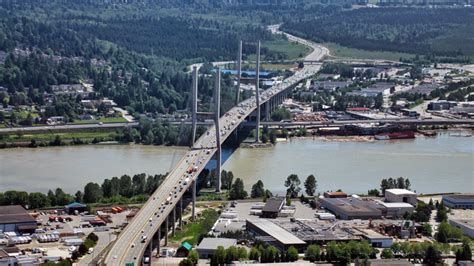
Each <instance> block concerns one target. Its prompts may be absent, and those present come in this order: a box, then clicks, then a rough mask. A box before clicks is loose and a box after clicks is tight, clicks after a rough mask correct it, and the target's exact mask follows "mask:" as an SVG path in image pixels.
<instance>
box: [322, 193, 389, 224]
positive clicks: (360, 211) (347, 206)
mask: <svg viewBox="0 0 474 266" xmlns="http://www.w3.org/2000/svg"><path fill="white" fill-rule="evenodd" d="M319 202H320V205H321V207H322V208H324V209H326V210H328V211H330V212H332V213H334V214H335V215H336V217H338V218H340V219H343V220H351V219H380V218H381V217H382V209H383V207H381V206H380V205H378V204H377V203H375V202H372V201H366V200H361V199H357V198H353V197H350V198H321V199H319Z"/></svg>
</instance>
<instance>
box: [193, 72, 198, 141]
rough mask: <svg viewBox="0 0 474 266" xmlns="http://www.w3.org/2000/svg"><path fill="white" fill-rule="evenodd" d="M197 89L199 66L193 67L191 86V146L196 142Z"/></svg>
mask: <svg viewBox="0 0 474 266" xmlns="http://www.w3.org/2000/svg"><path fill="white" fill-rule="evenodd" d="M197 91H198V68H197V67H196V66H195V67H193V84H192V87H191V94H192V102H191V112H192V139H191V147H193V146H194V142H196V123H197Z"/></svg>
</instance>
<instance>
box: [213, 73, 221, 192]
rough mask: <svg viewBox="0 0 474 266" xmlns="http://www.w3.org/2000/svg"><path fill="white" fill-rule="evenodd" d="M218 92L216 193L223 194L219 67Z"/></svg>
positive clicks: (218, 74)
mask: <svg viewBox="0 0 474 266" xmlns="http://www.w3.org/2000/svg"><path fill="white" fill-rule="evenodd" d="M215 86H216V91H215V102H216V103H215V104H216V105H215V108H216V109H215V122H214V124H215V125H216V146H217V151H216V192H218V193H219V192H221V165H222V161H221V160H222V156H221V131H220V124H219V118H220V116H221V110H220V109H221V69H220V68H219V67H218V68H217V70H216V84H215Z"/></svg>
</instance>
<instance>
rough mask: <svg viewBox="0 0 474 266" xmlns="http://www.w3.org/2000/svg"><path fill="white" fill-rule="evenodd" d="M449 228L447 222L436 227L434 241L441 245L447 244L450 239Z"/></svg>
mask: <svg viewBox="0 0 474 266" xmlns="http://www.w3.org/2000/svg"><path fill="white" fill-rule="evenodd" d="M450 231H451V226H450V225H449V224H448V223H447V222H441V223H440V224H439V226H438V233H437V234H436V240H437V241H438V242H441V243H448V240H449V237H450Z"/></svg>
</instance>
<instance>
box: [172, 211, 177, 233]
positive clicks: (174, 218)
mask: <svg viewBox="0 0 474 266" xmlns="http://www.w3.org/2000/svg"><path fill="white" fill-rule="evenodd" d="M175 233H176V207H174V208H173V227H172V236H174V235H175Z"/></svg>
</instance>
